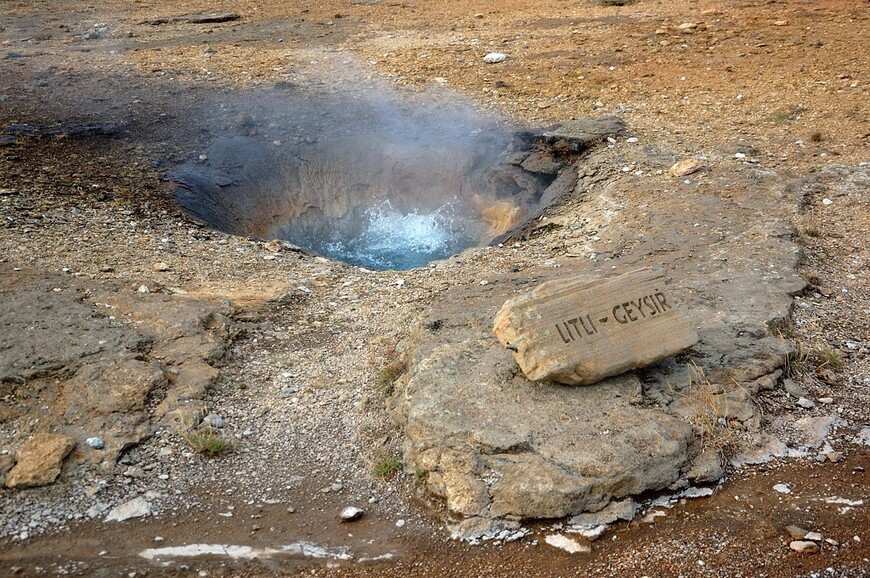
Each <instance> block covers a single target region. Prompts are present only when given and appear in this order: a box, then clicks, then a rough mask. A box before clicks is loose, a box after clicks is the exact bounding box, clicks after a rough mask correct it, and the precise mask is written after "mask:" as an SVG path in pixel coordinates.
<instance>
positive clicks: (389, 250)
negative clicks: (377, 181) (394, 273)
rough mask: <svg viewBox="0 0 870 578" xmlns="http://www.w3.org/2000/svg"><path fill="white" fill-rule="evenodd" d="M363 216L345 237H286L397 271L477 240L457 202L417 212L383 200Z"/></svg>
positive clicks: (362, 263) (330, 254) (336, 255)
mask: <svg viewBox="0 0 870 578" xmlns="http://www.w3.org/2000/svg"><path fill="white" fill-rule="evenodd" d="M361 220H362V221H363V224H362V226H360V227H359V229H358V232H357V233H356V234H352V235H349V236H343V237H340V236H338V235H337V234H333V235H331V236H329V237H328V238H326V239H318V238H314V239H312V238H298V237H295V238H293V237H291V238H290V239H288V240H289V241H292V242H294V243H297V244H300V245H303V246H306V247H310V248H311V249H313V250H315V251H316V252H318V253H321V254H323V255H325V256H327V257H332V258H334V259H339V260H341V261H344V262H346V263H350V264H353V265H358V266H361V267H366V268H369V269H400V270H404V269H413V268H415V267H421V266H423V265H425V264H426V263H428V262H429V261H433V260H435V259H443V258H444V257H448V256H450V255H452V254H454V253H456V252H458V251H461V250H462V249H465V248H467V247H470V246H472V245H474V244H475V243H476V242H477V240H476V239H474V238H472V237H470V236H469V235H468V232H467V231H468V230H469V227H470V224H469V222H468V221H467V219H465V218H464V217H463V216H462V215H461V214H460V212H459V211H458V210H457V207H456V204H455V203H447V204H445V205H442V206H441V207H439V208H438V209H436V210H435V211H433V212H431V213H423V214H421V213H418V212H417V211H410V212H402V211H400V210H397V209H396V208H395V207H393V205H392V203H390V201H383V202H381V203H379V204H377V205H375V206H372V207H369V208H368V209H366V210H365V211H363V213H362V217H361Z"/></svg>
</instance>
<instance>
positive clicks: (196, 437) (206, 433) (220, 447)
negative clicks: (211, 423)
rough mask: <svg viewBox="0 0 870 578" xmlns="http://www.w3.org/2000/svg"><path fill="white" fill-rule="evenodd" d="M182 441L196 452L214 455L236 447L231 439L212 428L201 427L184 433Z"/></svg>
mask: <svg viewBox="0 0 870 578" xmlns="http://www.w3.org/2000/svg"><path fill="white" fill-rule="evenodd" d="M184 441H186V442H187V443H188V445H190V447H191V448H193V451H195V452H196V453H198V454H202V455H204V456H208V457H210V458H211V457H215V456H219V455H222V454H228V453H231V452H233V451H234V450H235V449H236V446H235V444H233V442H232V441H230V440H228V439H226V438H225V437H223V436H221V435H220V434H219V433H217V431H215V429H214V428H211V427H203V428H200V429H197V430H194V431H192V432H188V433H186V434H184Z"/></svg>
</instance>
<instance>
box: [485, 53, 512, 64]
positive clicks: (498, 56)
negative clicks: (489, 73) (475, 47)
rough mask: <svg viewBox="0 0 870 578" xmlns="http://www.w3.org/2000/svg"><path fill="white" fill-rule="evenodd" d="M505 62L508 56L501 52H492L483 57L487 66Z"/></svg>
mask: <svg viewBox="0 0 870 578" xmlns="http://www.w3.org/2000/svg"><path fill="white" fill-rule="evenodd" d="M505 60H507V54H502V53H501V52H490V53H489V54H487V55H486V56H484V57H483V61H484V62H486V63H487V64H498V63H499V62H504V61H505Z"/></svg>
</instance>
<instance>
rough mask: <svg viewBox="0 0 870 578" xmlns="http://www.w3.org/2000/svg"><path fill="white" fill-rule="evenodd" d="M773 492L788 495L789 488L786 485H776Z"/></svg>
mask: <svg viewBox="0 0 870 578" xmlns="http://www.w3.org/2000/svg"><path fill="white" fill-rule="evenodd" d="M773 491H774V492H779V493H780V494H790V493H791V488H790V487H788V484H776V485H775V486H773Z"/></svg>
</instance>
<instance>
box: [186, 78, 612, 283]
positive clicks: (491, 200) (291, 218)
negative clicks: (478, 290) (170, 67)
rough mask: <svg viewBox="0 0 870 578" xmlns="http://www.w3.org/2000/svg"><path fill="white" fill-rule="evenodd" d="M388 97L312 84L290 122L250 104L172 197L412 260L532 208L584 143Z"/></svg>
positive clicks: (356, 258) (394, 260)
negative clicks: (316, 89)
mask: <svg viewBox="0 0 870 578" xmlns="http://www.w3.org/2000/svg"><path fill="white" fill-rule="evenodd" d="M382 98H383V97H382V96H380V97H379V99H378V100H373V99H364V98H359V97H355V98H347V97H341V98H340V97H336V96H334V95H333V96H330V97H328V98H324V99H313V98H310V97H309V98H306V99H305V101H304V102H302V101H300V102H295V103H291V105H290V106H291V110H292V111H293V112H295V113H297V114H291V115H290V116H289V117H287V120H286V125H282V124H281V122H276V121H275V120H274V119H268V120H267V121H263V122H261V123H260V124H258V123H257V122H256V120H252V119H250V118H249V117H247V116H244V115H243V117H242V118H241V121H240V122H239V123H238V126H237V127H236V129H238V128H239V127H241V128H242V129H244V130H243V131H241V132H244V133H245V134H243V135H237V136H222V137H219V138H217V139H215V140H214V142H213V143H212V145H211V146H210V147H209V149H208V151H207V153H206V154H204V155H199V157H198V158H199V160H198V161H197V162H196V163H195V164H193V165H190V166H187V167H185V168H183V169H180V170H177V171H174V172H172V173H170V175H169V177H170V179H172V180H173V181H175V182H176V183H178V187H177V188H176V189H175V191H174V193H173V196H174V197H175V199H176V200H177V202H178V203H179V204H180V205H181V207H182V209H183V210H184V212H185V213H186V214H187V215H188V216H190V217H191V218H193V219H195V220H198V221H200V222H202V223H205V224H206V225H208V226H210V227H213V228H215V229H218V230H220V231H224V232H226V233H231V234H235V235H243V236H251V237H258V238H263V239H282V240H286V241H290V242H292V243H294V244H296V245H300V246H302V247H304V248H307V249H309V250H311V251H313V252H316V253H319V254H322V255H325V256H328V257H332V258H335V259H339V260H342V261H345V262H348V263H352V264H355V265H360V266H363V267H367V268H372V269H409V268H413V267H419V266H421V265H424V264H426V263H427V262H429V261H431V260H434V259H440V258H444V257H447V256H449V255H452V254H454V253H456V252H458V251H461V250H462V249H465V248H467V247H470V246H475V245H479V244H484V243H486V242H488V241H491V240H492V239H494V238H496V237H498V236H499V235H501V234H503V233H505V232H506V231H508V230H510V229H511V228H513V227H514V226H515V225H516V224H517V223H519V222H521V221H522V220H523V219H524V218H526V217H527V216H528V215H531V214H534V213H535V211H536V210H537V209H538V207H539V202H540V201H541V199H542V196H543V197H544V198H546V197H547V196H548V195H546V194H544V192H545V190H546V189H547V187H548V186H550V185H551V184H552V183H553V182H554V181H555V180H556V177H557V176H558V173H559V171H560V170H561V169H562V168H563V167H565V166H566V165H567V164H569V163H570V161H571V157H572V156H573V155H574V153H576V152H578V150H577V147H576V146H574V145H569V146H565V143H564V142H562V143H561V145H554V143H553V142H549V141H548V140H547V139H548V138H549V137H547V133H545V132H540V131H539V132H528V131H525V132H524V131H516V130H515V129H512V128H510V127H509V126H507V125H506V124H505V123H503V122H499V121H493V120H489V119H483V118H481V117H480V115H478V114H475V113H473V112H471V109H470V108H469V107H463V106H451V107H443V106H432V107H428V108H427V107H425V106H420V107H418V108H416V109H411V108H409V107H408V106H407V105H401V104H398V103H395V102H388V103H385V102H384V101H383V100H382ZM284 106H285V107H286V103H284ZM318 107H320V110H319V109H318ZM231 128H232V127H231ZM227 132H228V131H226V130H224V131H223V134H226V133H227ZM587 136H588V135H587ZM593 138H600V137H597V136H596V135H593ZM581 148H582V147H581ZM549 196H551V195H549Z"/></svg>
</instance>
